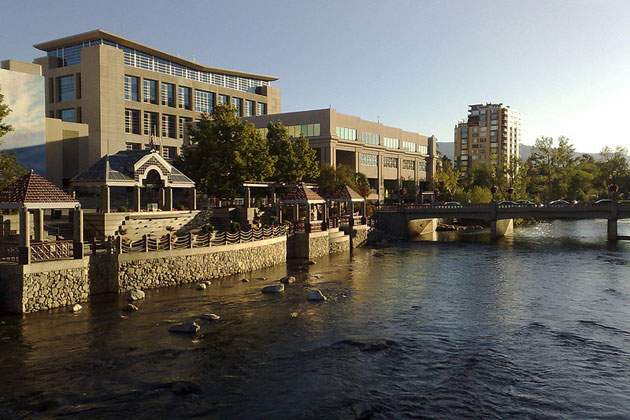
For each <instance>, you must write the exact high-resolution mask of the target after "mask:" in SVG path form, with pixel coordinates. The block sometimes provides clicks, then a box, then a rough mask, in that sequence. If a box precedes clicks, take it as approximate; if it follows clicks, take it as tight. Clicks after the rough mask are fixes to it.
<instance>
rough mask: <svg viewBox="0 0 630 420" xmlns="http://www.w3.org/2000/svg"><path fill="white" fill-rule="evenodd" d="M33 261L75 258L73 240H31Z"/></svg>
mask: <svg viewBox="0 0 630 420" xmlns="http://www.w3.org/2000/svg"><path fill="white" fill-rule="evenodd" d="M30 250H31V261H32V262H39V261H53V260H65V259H71V258H74V243H73V241H67V240H65V241H50V242H31V246H30Z"/></svg>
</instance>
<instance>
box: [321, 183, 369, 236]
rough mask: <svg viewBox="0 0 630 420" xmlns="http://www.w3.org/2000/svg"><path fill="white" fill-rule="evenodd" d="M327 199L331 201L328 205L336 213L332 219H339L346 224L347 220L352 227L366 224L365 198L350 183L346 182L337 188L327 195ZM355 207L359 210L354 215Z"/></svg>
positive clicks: (335, 222) (335, 223)
mask: <svg viewBox="0 0 630 420" xmlns="http://www.w3.org/2000/svg"><path fill="white" fill-rule="evenodd" d="M326 200H328V201H329V202H330V204H329V206H328V207H329V209H330V211H331V212H332V213H334V217H333V216H331V221H333V220H334V219H338V220H339V221H341V224H345V223H346V220H347V224H348V226H350V227H352V226H354V225H364V224H366V212H365V210H366V208H365V207H366V206H365V198H363V197H361V195H360V194H359V193H357V192H356V191H355V190H353V189H352V188H350V187H349V186H348V185H346V184H344V185H342V186H341V187H339V188H337V189H336V190H335V191H333V192H332V193H331V194H330V195H329V196H327V197H326ZM355 206H356V207H355ZM355 209H356V211H357V212H359V215H358V216H355V215H354V213H355ZM333 224H334V225H337V224H338V222H337V221H334V222H333ZM335 227H336V226H335Z"/></svg>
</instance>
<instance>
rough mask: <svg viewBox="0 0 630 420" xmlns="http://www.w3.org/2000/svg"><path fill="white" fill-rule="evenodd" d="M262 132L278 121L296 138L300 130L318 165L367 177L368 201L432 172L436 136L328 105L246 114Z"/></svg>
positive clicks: (419, 183) (423, 183)
mask: <svg viewBox="0 0 630 420" xmlns="http://www.w3.org/2000/svg"><path fill="white" fill-rule="evenodd" d="M245 120H247V121H250V122H252V123H253V124H254V125H255V126H256V128H258V129H259V130H260V131H261V132H262V134H263V135H266V127H267V124H268V123H269V122H277V121H280V122H282V124H284V125H285V126H286V127H287V128H288V131H289V135H290V136H292V137H297V136H299V135H300V134H304V135H305V136H306V137H307V138H308V139H309V144H310V146H311V147H312V148H314V149H315V150H316V151H317V158H318V160H319V162H320V163H322V164H323V163H328V164H330V165H333V166H337V165H339V164H345V165H348V166H350V167H351V168H353V169H354V170H355V172H362V173H364V174H365V175H367V177H368V179H369V182H370V186H371V190H372V192H371V194H370V196H369V197H368V199H370V200H379V201H383V200H385V199H393V198H395V197H397V194H398V191H399V189H400V187H401V184H402V182H403V181H413V183H414V184H415V186H416V189H417V190H424V189H426V188H427V187H428V182H430V180H431V178H432V176H433V173H434V170H435V154H436V139H435V137H434V136H423V135H420V134H417V133H412V132H408V131H404V130H401V129H400V128H395V127H388V126H386V125H383V124H381V123H378V122H373V121H366V120H362V119H361V118H359V117H354V116H351V115H345V114H341V113H338V112H337V111H335V110H334V109H332V108H326V109H318V110H309V111H300V112H286V113H282V114H274V115H262V116H253V117H247V118H245Z"/></svg>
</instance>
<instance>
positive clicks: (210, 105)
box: [195, 90, 214, 114]
mask: <svg viewBox="0 0 630 420" xmlns="http://www.w3.org/2000/svg"><path fill="white" fill-rule="evenodd" d="M213 109H214V93H212V92H206V91H205V90H195V111H197V112H205V113H208V114H209V113H211V112H212V110H213Z"/></svg>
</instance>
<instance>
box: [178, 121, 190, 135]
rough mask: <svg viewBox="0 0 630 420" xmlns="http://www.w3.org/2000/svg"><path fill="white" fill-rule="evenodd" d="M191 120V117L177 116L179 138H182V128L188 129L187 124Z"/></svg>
mask: <svg viewBox="0 0 630 420" xmlns="http://www.w3.org/2000/svg"><path fill="white" fill-rule="evenodd" d="M189 122H192V118H187V117H179V138H180V139H183V138H184V130H188V126H187V124H188V123H189Z"/></svg>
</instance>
